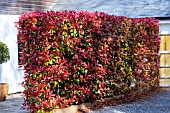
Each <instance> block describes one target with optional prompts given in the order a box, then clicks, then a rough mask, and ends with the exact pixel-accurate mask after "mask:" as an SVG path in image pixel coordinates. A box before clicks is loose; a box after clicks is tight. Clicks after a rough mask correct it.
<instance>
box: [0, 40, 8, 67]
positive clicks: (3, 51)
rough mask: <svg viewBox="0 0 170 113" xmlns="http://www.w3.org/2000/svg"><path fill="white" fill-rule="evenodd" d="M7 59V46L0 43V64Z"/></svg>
mask: <svg viewBox="0 0 170 113" xmlns="http://www.w3.org/2000/svg"><path fill="white" fill-rule="evenodd" d="M9 59H10V55H9V49H8V46H7V45H6V44H4V43H3V42H1V41H0V64H2V63H4V62H7V61H8V60H9Z"/></svg>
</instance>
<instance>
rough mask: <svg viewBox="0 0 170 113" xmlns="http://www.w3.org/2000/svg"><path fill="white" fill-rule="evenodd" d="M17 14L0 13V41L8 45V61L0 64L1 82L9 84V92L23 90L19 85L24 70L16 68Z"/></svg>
mask: <svg viewBox="0 0 170 113" xmlns="http://www.w3.org/2000/svg"><path fill="white" fill-rule="evenodd" d="M18 19H19V15H0V41H2V42H4V43H5V44H7V45H8V47H9V51H10V61H8V62H7V63H3V64H2V73H1V79H2V81H1V82H7V83H8V84H9V92H8V93H15V92H20V91H23V90H24V88H23V87H22V86H21V84H20V83H21V82H22V81H23V75H24V71H23V70H22V69H19V68H18V46H17V28H16V27H15V24H14V22H16V21H18Z"/></svg>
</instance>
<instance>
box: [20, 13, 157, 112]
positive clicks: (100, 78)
mask: <svg viewBox="0 0 170 113" xmlns="http://www.w3.org/2000/svg"><path fill="white" fill-rule="evenodd" d="M17 25H18V30H19V32H18V37H19V42H18V43H19V44H20V48H21V50H22V52H21V56H22V57H21V65H24V70H25V76H24V78H25V80H24V82H23V85H24V87H25V91H24V94H25V98H24V100H25V101H24V105H25V106H28V109H30V110H31V112H37V111H41V110H44V111H51V110H52V109H58V108H65V107H68V106H70V105H72V104H80V103H83V102H92V101H94V100H96V99H101V98H105V97H109V96H113V95H119V94H125V93H128V92H129V91H130V87H131V86H132V85H136V86H137V85H138V82H140V81H143V82H145V83H148V84H149V83H150V82H152V81H153V80H155V79H156V80H158V76H159V73H158V71H157V69H158V65H159V60H158V57H159V56H158V54H157V53H158V50H159V41H160V38H159V36H158V33H159V32H158V31H159V28H158V21H157V20H155V19H152V18H142V19H131V18H127V17H123V16H112V15H108V14H105V13H102V12H87V11H81V12H75V11H57V12H53V11H49V12H34V13H27V14H24V15H22V16H21V17H20V19H19V22H18V23H17ZM142 64H143V65H142ZM156 83H158V82H156ZM150 85H152V84H150ZM154 85H155V84H154ZM154 85H153V86H154Z"/></svg>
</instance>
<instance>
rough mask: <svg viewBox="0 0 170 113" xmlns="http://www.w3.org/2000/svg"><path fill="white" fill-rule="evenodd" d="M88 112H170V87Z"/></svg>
mask: <svg viewBox="0 0 170 113" xmlns="http://www.w3.org/2000/svg"><path fill="white" fill-rule="evenodd" d="M89 113H170V88H168V89H167V88H166V89H161V90H160V92H158V93H155V94H154V95H153V96H152V97H147V98H145V99H141V100H139V101H136V102H133V103H129V104H121V105H118V106H108V107H105V108H102V109H99V110H94V111H90V112H89Z"/></svg>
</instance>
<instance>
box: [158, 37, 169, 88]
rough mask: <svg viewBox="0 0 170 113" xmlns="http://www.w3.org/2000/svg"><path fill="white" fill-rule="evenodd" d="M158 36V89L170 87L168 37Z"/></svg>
mask: <svg viewBox="0 0 170 113" xmlns="http://www.w3.org/2000/svg"><path fill="white" fill-rule="evenodd" d="M160 36H161V45H160V51H159V53H160V70H159V71H160V87H170V35H160Z"/></svg>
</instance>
